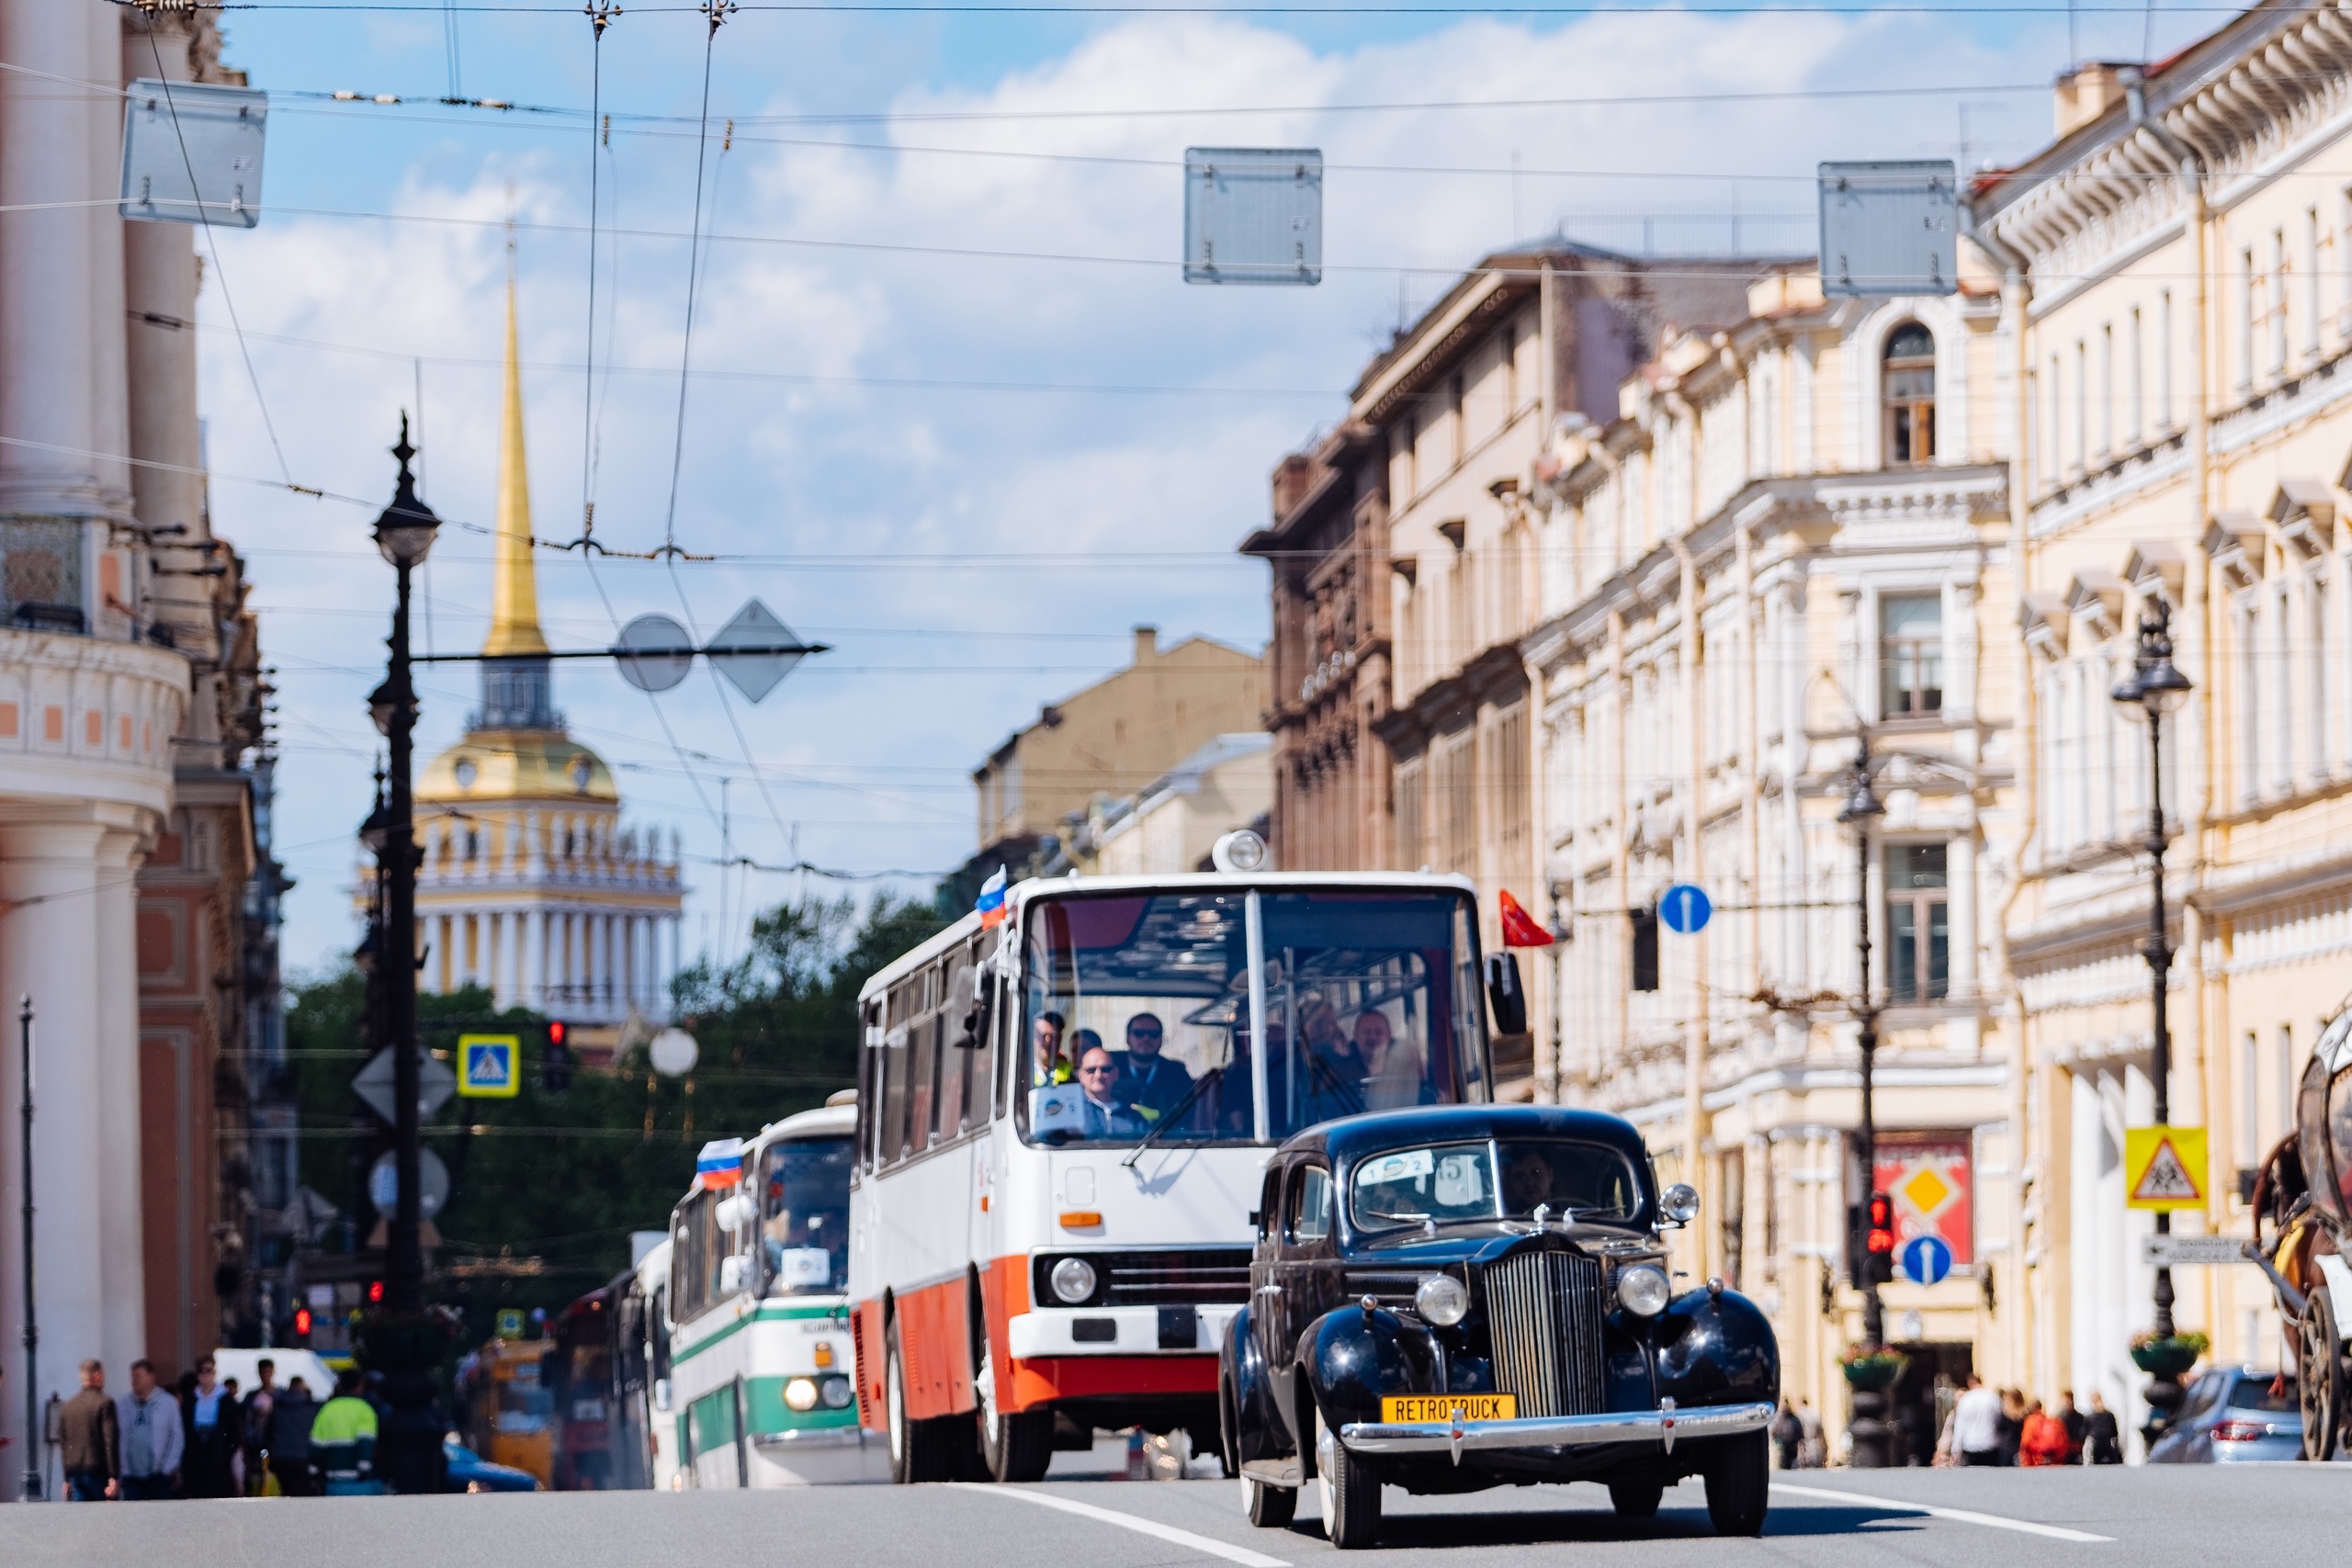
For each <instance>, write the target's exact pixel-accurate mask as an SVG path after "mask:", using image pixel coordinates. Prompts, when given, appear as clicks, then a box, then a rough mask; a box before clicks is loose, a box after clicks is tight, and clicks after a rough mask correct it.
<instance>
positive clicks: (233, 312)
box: [147, 17, 294, 483]
mask: <svg viewBox="0 0 2352 1568" xmlns="http://www.w3.org/2000/svg"><path fill="white" fill-rule="evenodd" d="M147 48H148V50H149V51H151V52H152V53H153V55H154V56H155V78H156V80H157V81H159V82H161V83H162V84H163V86H164V108H165V109H166V110H167V111H169V113H170V114H171V117H172V137H173V139H174V140H175V141H177V142H178V143H179V149H180V166H181V167H182V168H184V169H186V170H187V188H188V191H189V193H190V194H191V195H193V196H194V197H196V217H197V221H198V222H199V223H201V224H202V225H203V226H204V248H205V250H206V251H207V252H209V254H210V255H211V257H212V270H213V271H214V272H215V273H217V274H219V275H220V303H221V305H222V307H223V308H225V309H226V310H228V312H229V324H230V326H232V328H234V329H235V330H236V333H237V353H238V355H240V356H241V357H243V360H244V362H245V379H247V380H248V381H250V382H252V383H253V389H254V406H255V407H256V408H258V409H260V410H261V427H262V429H263V430H265V431H266V432H268V434H269V446H270V450H271V451H273V452H275V453H277V471H278V474H279V476H280V477H282V478H283V479H286V480H287V481H288V483H291V482H292V480H293V478H294V470H293V469H292V468H289V467H288V466H287V462H286V448H285V446H283V445H282V444H281V443H280V442H279V441H278V439H277V422H276V421H275V420H272V419H271V418H270V417H269V400H267V399H266V398H265V397H263V396H262V393H261V377H260V375H259V373H257V372H256V371H255V370H254V355H253V350H252V349H250V348H248V347H246V346H245V329H244V325H243V322H241V321H238V320H237V301H236V297H235V296H234V295H232V294H231V293H230V292H229V271H228V269H227V268H226V267H224V266H222V265H220V241H219V240H217V239H216V238H214V237H213V233H212V214H211V213H210V212H209V211H207V210H206V209H205V205H204V191H203V189H202V188H201V187H200V186H198V184H197V181H196V160H195V159H193V158H191V157H190V156H188V151H187V134H186V132H184V131H183V130H181V129H180V110H179V105H178V104H177V103H176V102H175V101H174V98H173V96H172V78H171V74H170V73H168V72H166V71H165V70H164V46H163V44H162V43H161V42H160V41H159V40H158V39H156V37H155V24H154V18H153V17H149V18H148V21H147Z"/></svg>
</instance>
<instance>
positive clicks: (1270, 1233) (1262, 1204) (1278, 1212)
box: [1258, 1166, 1283, 1241]
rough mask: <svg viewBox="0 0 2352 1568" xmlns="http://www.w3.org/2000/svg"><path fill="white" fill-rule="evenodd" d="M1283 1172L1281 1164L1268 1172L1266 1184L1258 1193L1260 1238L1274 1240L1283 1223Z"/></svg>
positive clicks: (1261, 1239)
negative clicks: (1278, 1228)
mask: <svg viewBox="0 0 2352 1568" xmlns="http://www.w3.org/2000/svg"><path fill="white" fill-rule="evenodd" d="M1282 1197H1283V1172H1282V1168H1281V1167H1280V1166H1276V1167H1275V1168H1273V1169H1272V1170H1270V1171H1268V1172H1266V1185H1265V1188H1264V1190H1261V1192H1260V1193H1259V1194H1258V1239H1259V1240H1260V1241H1272V1239H1273V1237H1274V1232H1275V1230H1276V1228H1277V1227H1278V1226H1279V1225H1280V1224H1282Z"/></svg>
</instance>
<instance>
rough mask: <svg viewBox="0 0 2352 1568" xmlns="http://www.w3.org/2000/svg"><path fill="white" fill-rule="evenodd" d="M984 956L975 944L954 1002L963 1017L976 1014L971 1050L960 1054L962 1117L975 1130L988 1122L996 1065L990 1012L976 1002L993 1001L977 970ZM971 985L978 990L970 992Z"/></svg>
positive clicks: (984, 975)
mask: <svg viewBox="0 0 2352 1568" xmlns="http://www.w3.org/2000/svg"><path fill="white" fill-rule="evenodd" d="M985 956H986V954H985V953H984V952H983V950H982V946H981V943H980V942H978V941H975V942H973V943H972V948H971V966H970V967H968V968H967V969H966V970H965V971H964V972H963V980H962V984H963V987H964V994H963V995H962V996H960V997H958V998H956V1006H957V1007H959V1008H963V1009H965V1010H967V1013H966V1016H972V1015H974V1014H977V1017H974V1018H973V1021H974V1023H975V1024H977V1025H978V1031H977V1032H976V1033H975V1034H974V1035H973V1037H972V1048H971V1049H970V1050H968V1051H967V1052H965V1053H964V1055H965V1056H966V1057H967V1060H966V1061H965V1063H964V1106H963V1117H964V1125H965V1126H966V1127H978V1126H979V1125H981V1124H982V1123H984V1122H987V1121H988V1119H989V1085H990V1084H992V1083H993V1082H995V1074H994V1072H993V1071H992V1070H991V1069H992V1068H993V1067H994V1066H995V1063H996V1019H995V1017H994V1010H992V1009H990V1008H987V1007H982V1006H981V1005H980V1004H979V1001H978V998H979V997H980V996H981V995H983V994H985V995H987V996H988V997H989V999H990V1000H994V999H995V982H994V980H993V979H992V977H991V976H989V972H988V971H987V970H986V969H984V968H982V967H980V965H981V964H982V962H983V961H984V959H985ZM975 985H977V986H978V987H979V989H978V990H976V989H974V987H975Z"/></svg>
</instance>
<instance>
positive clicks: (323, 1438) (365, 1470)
mask: <svg viewBox="0 0 2352 1568" xmlns="http://www.w3.org/2000/svg"><path fill="white" fill-rule="evenodd" d="M362 1386H363V1385H362V1382H361V1379H360V1375H359V1371H358V1369H357V1368H352V1369H350V1370H348V1371H345V1372H344V1373H343V1374H342V1375H341V1376H339V1377H337V1378H336V1379H335V1380H334V1398H333V1399H330V1400H328V1401H327V1402H326V1403H325V1404H322V1405H320V1406H319V1414H318V1418H317V1419H316V1420H314V1421H312V1422H311V1463H313V1464H315V1465H317V1466H318V1467H319V1469H320V1470H321V1471H322V1472H324V1473H325V1476H326V1482H327V1488H326V1489H327V1495H329V1496H331V1497H332V1496H334V1495H336V1494H337V1493H338V1492H342V1493H353V1492H376V1491H380V1490H381V1487H380V1486H379V1484H378V1483H376V1481H375V1479H374V1472H375V1461H376V1407H375V1406H374V1405H372V1404H368V1402H367V1401H366V1400H365V1399H363V1398H361V1397H360V1395H359V1390H360V1388H361V1387H362Z"/></svg>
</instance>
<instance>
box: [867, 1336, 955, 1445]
mask: <svg viewBox="0 0 2352 1568" xmlns="http://www.w3.org/2000/svg"><path fill="white" fill-rule="evenodd" d="M883 1382H884V1384H885V1387H884V1391H883V1403H884V1404H885V1405H887V1406H888V1422H889V1438H890V1479H891V1480H893V1481H895V1482H897V1483H899V1484H900V1485H902V1486H903V1485H907V1484H909V1483H919V1482H926V1481H953V1480H954V1479H955V1478H956V1455H955V1446H954V1444H953V1443H952V1442H951V1441H949V1440H948V1434H946V1433H945V1432H944V1431H943V1430H942V1429H941V1428H942V1427H944V1425H946V1423H944V1422H940V1421H918V1420H916V1419H914V1418H913V1417H911V1416H909V1415H908V1414H907V1373H906V1353H905V1351H904V1350H902V1349H901V1348H899V1320H898V1319H897V1318H895V1317H893V1318H892V1319H891V1320H890V1349H889V1360H888V1364H887V1365H886V1366H885V1367H884V1369H883Z"/></svg>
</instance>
